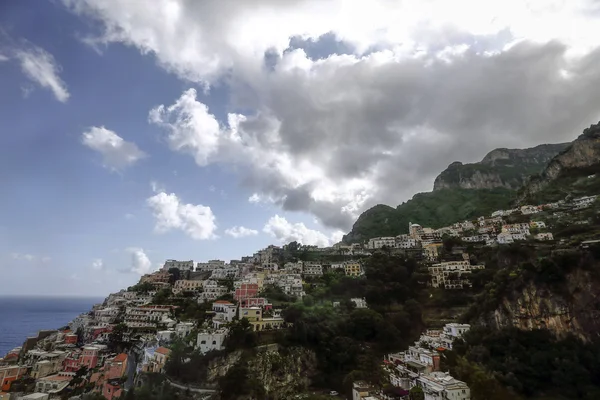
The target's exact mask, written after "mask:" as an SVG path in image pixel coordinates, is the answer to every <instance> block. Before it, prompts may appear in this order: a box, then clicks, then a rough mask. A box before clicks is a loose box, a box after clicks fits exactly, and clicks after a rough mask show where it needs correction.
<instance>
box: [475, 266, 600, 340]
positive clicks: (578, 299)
mask: <svg viewBox="0 0 600 400" xmlns="http://www.w3.org/2000/svg"><path fill="white" fill-rule="evenodd" d="M565 288H566V291H565V292H564V293H561V294H558V293H556V292H555V291H553V290H551V289H550V288H548V287H546V286H544V285H536V284H533V283H529V284H527V285H526V286H525V287H524V288H522V289H521V290H519V291H515V292H513V293H511V294H510V295H509V296H505V297H503V298H502V300H501V302H500V305H499V307H498V308H497V309H496V310H494V311H493V312H491V313H488V314H486V315H484V316H483V317H482V318H481V319H480V322H481V323H482V324H483V325H487V326H489V327H491V328H496V329H500V328H504V327H516V328H519V329H523V330H531V329H541V328H545V329H548V330H549V331H551V332H552V333H553V334H555V335H556V336H557V337H559V338H564V337H565V336H567V335H568V334H574V335H576V336H578V337H579V338H581V339H583V340H590V339H591V338H593V337H597V336H598V334H600V307H599V306H600V283H599V282H597V280H594V279H593V278H592V277H591V276H590V273H589V272H587V271H583V270H580V269H579V270H575V271H574V272H572V273H571V274H569V275H567V279H566V282H565Z"/></svg>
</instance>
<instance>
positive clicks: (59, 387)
mask: <svg viewBox="0 0 600 400" xmlns="http://www.w3.org/2000/svg"><path fill="white" fill-rule="evenodd" d="M74 376H75V373H74V372H59V373H58V374H55V375H49V376H45V377H43V378H39V379H37V380H36V381H35V391H36V392H37V393H47V394H48V395H49V396H51V397H57V396H58V395H59V394H60V393H61V392H63V391H64V390H65V389H66V388H67V386H69V383H70V382H71V380H73V377H74Z"/></svg>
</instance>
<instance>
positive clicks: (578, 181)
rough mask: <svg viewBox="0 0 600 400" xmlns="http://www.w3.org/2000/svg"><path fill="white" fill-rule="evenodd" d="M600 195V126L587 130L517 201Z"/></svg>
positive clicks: (548, 166) (535, 177)
mask: <svg viewBox="0 0 600 400" xmlns="http://www.w3.org/2000/svg"><path fill="white" fill-rule="evenodd" d="M598 193H600V123H598V124H596V125H591V126H590V127H589V128H586V129H584V131H583V134H582V135H580V136H579V137H578V138H577V139H575V140H574V141H573V142H572V143H571V144H570V145H569V146H568V147H567V148H566V149H564V150H563V151H562V152H560V153H559V154H558V155H557V156H555V157H554V158H552V160H550V162H549V163H548V165H547V166H546V167H545V168H544V169H543V170H542V171H541V172H540V173H539V174H536V175H534V176H532V177H531V179H530V180H529V181H528V182H527V183H526V184H525V185H524V186H523V187H522V188H521V189H520V190H519V193H518V196H517V199H518V201H519V202H520V203H524V202H546V201H556V200H561V199H564V198H565V196H568V195H571V196H584V195H591V194H598Z"/></svg>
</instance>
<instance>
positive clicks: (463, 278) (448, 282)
mask: <svg viewBox="0 0 600 400" xmlns="http://www.w3.org/2000/svg"><path fill="white" fill-rule="evenodd" d="M484 268H485V266H484V265H471V264H470V263H469V261H447V262H443V263H439V264H433V265H432V266H431V267H429V268H428V270H429V274H430V275H431V286H432V287H434V288H438V287H442V288H444V289H463V288H464V287H470V286H471V282H470V281H469V280H468V275H469V274H471V272H472V271H474V270H480V269H484Z"/></svg>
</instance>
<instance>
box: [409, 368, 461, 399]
mask: <svg viewBox="0 0 600 400" xmlns="http://www.w3.org/2000/svg"><path fill="white" fill-rule="evenodd" d="M415 386H420V387H421V388H422V389H423V393H424V394H425V400H446V399H452V400H470V399H471V391H470V389H469V386H467V384H466V383H464V382H463V381H459V380H458V379H455V378H453V377H452V376H450V375H449V374H448V373H447V372H432V373H430V374H426V375H421V376H419V377H418V378H417V379H416V382H415Z"/></svg>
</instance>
